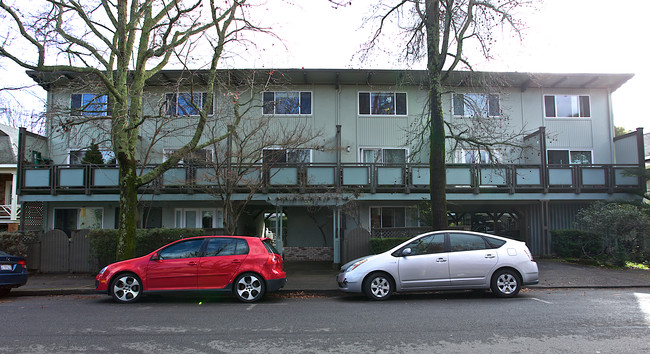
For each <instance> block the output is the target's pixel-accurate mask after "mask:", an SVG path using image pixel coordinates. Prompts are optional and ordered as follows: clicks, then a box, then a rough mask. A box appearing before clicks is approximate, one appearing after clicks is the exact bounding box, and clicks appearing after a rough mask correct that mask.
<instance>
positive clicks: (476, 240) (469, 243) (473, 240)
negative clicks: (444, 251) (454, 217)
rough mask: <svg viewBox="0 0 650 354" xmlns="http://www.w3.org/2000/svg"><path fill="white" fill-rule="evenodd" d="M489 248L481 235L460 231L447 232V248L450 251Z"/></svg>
mask: <svg viewBox="0 0 650 354" xmlns="http://www.w3.org/2000/svg"><path fill="white" fill-rule="evenodd" d="M488 248H491V246H490V247H488V245H487V244H486V243H485V240H483V237H481V236H476V235H469V234H461V233H451V234H449V250H450V251H451V252H459V251H475V250H484V249H488Z"/></svg>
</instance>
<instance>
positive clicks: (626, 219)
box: [576, 202, 650, 266]
mask: <svg viewBox="0 0 650 354" xmlns="http://www.w3.org/2000/svg"><path fill="white" fill-rule="evenodd" d="M576 225H577V226H578V227H579V228H580V229H581V230H585V231H589V232H592V233H594V234H595V235H597V237H598V239H599V244H600V246H601V250H600V256H601V257H602V258H603V260H604V261H605V262H608V263H612V264H614V265H617V266H623V265H624V264H625V262H627V261H634V262H643V261H644V260H646V259H645V258H646V257H647V255H646V254H645V252H644V251H645V250H644V248H645V244H646V240H647V239H648V237H650V217H648V214H647V213H646V212H645V211H644V209H643V208H642V207H641V206H638V205H633V204H630V203H602V202H597V203H594V204H593V205H591V206H590V207H588V208H585V209H581V210H580V211H579V212H578V221H577V223H576Z"/></svg>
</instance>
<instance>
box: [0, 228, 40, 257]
mask: <svg viewBox="0 0 650 354" xmlns="http://www.w3.org/2000/svg"><path fill="white" fill-rule="evenodd" d="M33 238H34V235H33V234H32V233H25V234H24V233H22V232H0V250H2V251H4V252H6V253H9V254H11V255H14V256H19V257H27V242H28V241H30V240H31V239H33Z"/></svg>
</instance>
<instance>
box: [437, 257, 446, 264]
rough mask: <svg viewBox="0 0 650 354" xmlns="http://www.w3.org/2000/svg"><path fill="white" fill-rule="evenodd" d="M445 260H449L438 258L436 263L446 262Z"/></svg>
mask: <svg viewBox="0 0 650 354" xmlns="http://www.w3.org/2000/svg"><path fill="white" fill-rule="evenodd" d="M445 262H447V260H446V259H444V258H438V259H436V263H445Z"/></svg>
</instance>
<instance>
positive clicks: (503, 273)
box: [491, 269, 521, 297]
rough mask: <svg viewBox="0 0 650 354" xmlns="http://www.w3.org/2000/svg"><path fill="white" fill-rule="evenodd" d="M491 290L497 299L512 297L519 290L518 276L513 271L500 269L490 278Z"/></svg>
mask: <svg viewBox="0 0 650 354" xmlns="http://www.w3.org/2000/svg"><path fill="white" fill-rule="evenodd" d="M491 288H492V292H493V293H494V294H495V295H496V296H498V297H513V296H515V295H517V294H518V293H519V290H521V282H520V281H519V274H517V273H516V272H515V271H513V270H509V269H502V270H500V271H498V272H496V273H494V275H493V276H492V284H491Z"/></svg>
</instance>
